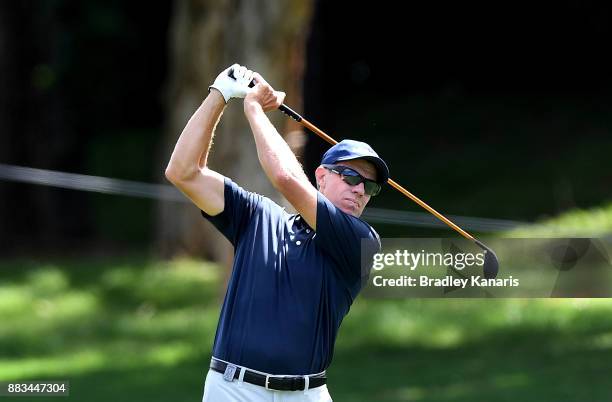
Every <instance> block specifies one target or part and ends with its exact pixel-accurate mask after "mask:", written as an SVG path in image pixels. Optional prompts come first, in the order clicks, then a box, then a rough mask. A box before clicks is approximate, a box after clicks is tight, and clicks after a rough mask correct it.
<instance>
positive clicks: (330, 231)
mask: <svg viewBox="0 0 612 402" xmlns="http://www.w3.org/2000/svg"><path fill="white" fill-rule="evenodd" d="M315 241H316V242H317V244H318V245H319V247H321V248H322V249H323V250H324V251H325V252H326V254H328V255H329V256H330V257H331V258H332V259H333V260H334V261H335V262H336V264H335V265H336V266H337V267H338V270H339V272H338V273H339V274H340V275H341V276H342V277H343V278H344V280H345V281H347V283H348V284H349V285H352V284H355V283H356V282H358V281H362V282H363V281H364V280H367V277H368V275H369V273H370V267H371V261H372V256H373V255H374V254H375V253H378V252H379V251H380V237H379V236H378V233H376V231H375V230H374V229H373V228H372V227H371V226H370V225H368V224H367V223H366V222H364V221H362V220H361V219H359V218H355V217H354V216H351V215H349V214H347V213H345V212H343V211H342V210H340V209H339V208H338V207H336V206H335V205H334V204H333V203H332V202H331V201H329V200H328V199H327V198H326V197H325V196H324V195H323V194H321V193H317V229H316V236H315Z"/></svg>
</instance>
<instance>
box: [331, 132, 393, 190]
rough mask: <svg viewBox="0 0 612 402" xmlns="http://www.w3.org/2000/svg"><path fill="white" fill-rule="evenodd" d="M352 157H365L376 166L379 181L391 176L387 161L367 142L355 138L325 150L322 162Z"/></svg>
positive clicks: (350, 158)
mask: <svg viewBox="0 0 612 402" xmlns="http://www.w3.org/2000/svg"><path fill="white" fill-rule="evenodd" d="M352 159H365V160H367V161H370V162H372V163H373V164H374V166H376V170H377V172H378V175H377V178H376V179H377V180H376V181H378V182H379V183H385V182H386V181H387V179H388V178H389V168H388V167H387V164H386V163H385V161H383V160H382V159H381V157H380V156H378V154H377V153H376V152H374V150H373V149H372V147H371V146H369V145H368V144H366V143H365V142H361V141H355V140H342V141H340V142H339V143H337V144H336V145H334V146H333V147H331V148H330V149H328V150H327V152H325V154H324V155H323V159H322V160H321V164H322V165H325V164H333V163H336V162H340V161H349V160H352Z"/></svg>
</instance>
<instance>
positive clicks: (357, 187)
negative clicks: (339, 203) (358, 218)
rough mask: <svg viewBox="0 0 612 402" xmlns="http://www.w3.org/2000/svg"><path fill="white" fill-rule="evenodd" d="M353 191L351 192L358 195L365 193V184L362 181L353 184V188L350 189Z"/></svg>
mask: <svg viewBox="0 0 612 402" xmlns="http://www.w3.org/2000/svg"><path fill="white" fill-rule="evenodd" d="M351 190H352V191H353V193H356V194H359V195H364V194H365V184H364V183H363V182H361V183H359V184H357V185H355V186H353V188H352V189H351Z"/></svg>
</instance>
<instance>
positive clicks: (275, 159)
mask: <svg viewBox="0 0 612 402" xmlns="http://www.w3.org/2000/svg"><path fill="white" fill-rule="evenodd" d="M253 78H254V80H255V83H256V85H255V87H254V88H252V89H251V90H250V91H249V92H248V93H247V95H246V97H245V98H244V113H245V115H246V117H247V119H248V120H249V124H250V125H251V130H252V131H253V136H254V137H255V144H256V146H257V156H258V157H259V162H260V163H261V166H262V167H263V170H264V172H266V175H267V176H268V179H269V180H270V181H271V182H272V185H273V186H274V187H275V188H276V189H277V190H278V191H280V192H281V194H283V196H284V197H285V198H286V199H287V200H288V201H289V202H290V203H291V205H293V207H294V208H295V209H296V210H297V211H298V212H299V213H300V215H302V217H303V218H304V219H305V220H306V222H307V223H308V225H310V227H311V228H313V229H316V223H317V218H316V217H317V190H316V189H315V188H314V187H313V186H312V184H310V181H309V180H308V178H307V177H306V174H305V173H304V170H303V169H302V166H301V165H300V163H299V162H298V160H297V159H296V157H295V155H294V154H293V152H292V151H291V148H289V145H287V143H286V142H285V140H284V139H283V138H282V137H281V136H280V134H279V133H278V132H277V131H276V128H274V126H273V125H272V123H271V122H270V120H269V119H268V117H267V116H266V115H265V112H267V111H270V110H274V109H278V107H279V106H280V105H281V104H282V103H283V100H284V98H285V94H284V93H283V92H277V91H274V89H272V87H271V86H270V85H269V84H268V83H267V82H266V81H265V80H264V79H263V78H262V77H261V76H260V75H259V74H257V73H254V74H253Z"/></svg>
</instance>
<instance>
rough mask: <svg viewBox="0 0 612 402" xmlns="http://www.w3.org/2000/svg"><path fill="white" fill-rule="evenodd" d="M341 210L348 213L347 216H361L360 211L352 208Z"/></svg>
mask: <svg viewBox="0 0 612 402" xmlns="http://www.w3.org/2000/svg"><path fill="white" fill-rule="evenodd" d="M340 209H341V210H342V212H346V213H347V214H349V215H352V216H354V217H355V218H359V217H360V216H361V211H359V210H358V209H353V208H350V207H344V208H342V207H340Z"/></svg>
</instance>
